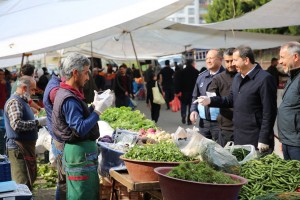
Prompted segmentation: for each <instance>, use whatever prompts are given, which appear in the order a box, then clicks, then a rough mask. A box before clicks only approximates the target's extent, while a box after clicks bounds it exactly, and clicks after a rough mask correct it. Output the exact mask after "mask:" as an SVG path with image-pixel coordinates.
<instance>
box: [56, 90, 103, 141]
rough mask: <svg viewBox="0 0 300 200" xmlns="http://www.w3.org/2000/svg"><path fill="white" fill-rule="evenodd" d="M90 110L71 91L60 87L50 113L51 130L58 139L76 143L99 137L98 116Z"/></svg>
mask: <svg viewBox="0 0 300 200" xmlns="http://www.w3.org/2000/svg"><path fill="white" fill-rule="evenodd" d="M92 111H93V108H92V107H91V108H88V107H87V105H86V103H85V102H84V101H82V100H81V99H79V98H78V97H77V96H76V94H74V93H73V92H72V91H70V90H67V89H64V88H60V89H59V90H58V91H57V93H56V97H55V102H54V106H53V113H52V122H53V126H52V131H53V134H55V136H56V137H57V139H58V141H59V142H67V143H76V142H79V141H84V140H96V139H97V138H99V136H100V133H99V127H98V123H97V122H98V120H99V116H98V114H96V113H95V112H92ZM91 112H92V113H91Z"/></svg>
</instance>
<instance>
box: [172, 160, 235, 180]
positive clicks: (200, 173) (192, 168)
mask: <svg viewBox="0 0 300 200" xmlns="http://www.w3.org/2000/svg"><path fill="white" fill-rule="evenodd" d="M167 176H171V177H174V178H178V179H183V180H189V181H195V182H202V183H215V184H235V183H239V182H238V181H236V180H233V179H232V178H231V177H230V176H228V175H226V174H224V173H223V172H220V171H216V170H214V169H213V168H212V167H211V166H209V165H208V164H207V163H206V162H199V163H196V164H195V163H188V162H187V163H182V164H180V165H179V166H177V167H174V168H173V169H172V170H171V171H170V172H169V173H168V174H167Z"/></svg>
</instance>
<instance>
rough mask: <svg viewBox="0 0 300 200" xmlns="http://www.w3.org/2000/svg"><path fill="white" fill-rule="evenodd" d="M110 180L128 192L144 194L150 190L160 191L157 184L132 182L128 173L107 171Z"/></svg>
mask: <svg viewBox="0 0 300 200" xmlns="http://www.w3.org/2000/svg"><path fill="white" fill-rule="evenodd" d="M109 173H110V176H111V178H113V179H115V180H116V181H118V182H119V183H121V184H122V185H124V186H125V187H127V189H128V190H131V191H135V192H146V191H151V190H160V186H159V182H158V181H153V182H134V181H133V180H132V179H131V177H130V176H129V174H128V173H124V172H121V173H120V172H117V171H115V170H110V171H109Z"/></svg>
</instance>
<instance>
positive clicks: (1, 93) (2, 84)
mask: <svg viewBox="0 0 300 200" xmlns="http://www.w3.org/2000/svg"><path fill="white" fill-rule="evenodd" d="M6 98H7V88H6V80H5V74H4V71H3V70H2V69H0V116H2V115H3V109H4V104H5V102H6Z"/></svg>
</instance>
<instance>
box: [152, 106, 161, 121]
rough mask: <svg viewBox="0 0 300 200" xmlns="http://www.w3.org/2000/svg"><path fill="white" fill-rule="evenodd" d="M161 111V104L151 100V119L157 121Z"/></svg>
mask: <svg viewBox="0 0 300 200" xmlns="http://www.w3.org/2000/svg"><path fill="white" fill-rule="evenodd" d="M159 111H160V105H159V104H156V103H153V102H151V119H152V120H153V121H155V123H156V122H157V121H158V118H159Z"/></svg>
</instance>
